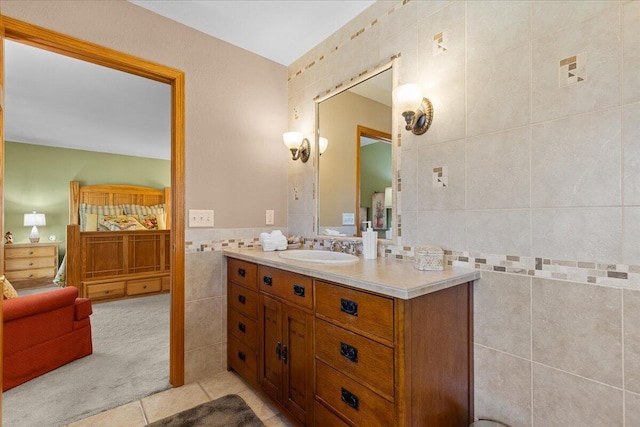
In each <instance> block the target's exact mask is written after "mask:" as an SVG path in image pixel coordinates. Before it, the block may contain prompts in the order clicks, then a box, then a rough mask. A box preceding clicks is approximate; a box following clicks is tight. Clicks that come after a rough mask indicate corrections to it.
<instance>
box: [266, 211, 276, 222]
mask: <svg viewBox="0 0 640 427" xmlns="http://www.w3.org/2000/svg"><path fill="white" fill-rule="evenodd" d="M265 223H266V224H267V225H273V224H274V223H275V212H274V211H273V210H271V209H267V215H266V220H265Z"/></svg>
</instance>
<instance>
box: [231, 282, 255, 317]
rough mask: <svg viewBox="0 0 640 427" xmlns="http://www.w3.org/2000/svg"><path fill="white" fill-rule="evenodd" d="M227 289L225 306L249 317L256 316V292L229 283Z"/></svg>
mask: <svg viewBox="0 0 640 427" xmlns="http://www.w3.org/2000/svg"><path fill="white" fill-rule="evenodd" d="M228 286H229V287H228V289H227V294H228V296H227V297H228V298H229V299H228V301H227V306H228V308H229V309H230V310H236V311H238V312H240V313H241V314H243V315H245V316H247V317H248V318H250V319H253V320H255V319H257V318H258V293H257V292H255V291H250V290H249V289H247V288H243V287H242V286H238V285H236V284H235V283H229V284H228Z"/></svg>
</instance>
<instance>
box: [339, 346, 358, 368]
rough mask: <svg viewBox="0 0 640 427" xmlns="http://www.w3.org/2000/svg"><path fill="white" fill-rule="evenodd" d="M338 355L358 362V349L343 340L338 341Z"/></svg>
mask: <svg viewBox="0 0 640 427" xmlns="http://www.w3.org/2000/svg"><path fill="white" fill-rule="evenodd" d="M340 355H341V356H344V357H346V358H347V359H349V360H351V361H352V362H354V363H358V349H357V348H355V347H353V346H350V345H349V344H345V343H343V342H341V343H340Z"/></svg>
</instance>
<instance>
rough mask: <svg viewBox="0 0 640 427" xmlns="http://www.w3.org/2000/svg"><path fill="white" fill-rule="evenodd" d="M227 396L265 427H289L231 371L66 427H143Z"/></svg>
mask: <svg viewBox="0 0 640 427" xmlns="http://www.w3.org/2000/svg"><path fill="white" fill-rule="evenodd" d="M227 394H237V395H238V396H240V397H242V398H243V399H244V400H245V402H247V404H248V405H249V406H250V407H251V409H253V412H255V413H256V415H257V416H258V418H260V419H261V420H262V422H263V423H264V424H265V425H266V426H267V427H292V424H291V423H289V422H288V421H287V420H286V418H285V417H284V416H282V415H280V414H279V413H278V411H277V410H276V409H275V408H274V407H273V406H272V405H271V404H270V403H267V402H266V401H264V400H263V399H262V398H261V397H260V395H258V394H257V393H255V392H253V391H252V390H251V389H250V387H249V386H248V385H247V383H245V382H244V381H243V380H242V379H241V378H240V377H239V376H237V375H236V374H235V373H233V372H222V373H220V374H217V375H216V376H214V377H211V378H208V379H207V380H204V381H201V382H199V383H195V384H187V385H185V386H182V387H178V388H172V389H169V390H165V391H162V392H160V393H157V394H154V395H151V396H148V397H145V398H144V399H141V400H137V401H135V402H131V403H127V404H126V405H122V406H119V407H117V408H114V409H111V410H108V411H105V412H101V413H99V414H97V415H94V416H92V417H89V418H85V419H84V420H80V421H76V422H74V423H72V424H69V425H68V426H67V427H138V426H140V427H142V426H146V425H147V424H149V423H152V422H154V421H157V420H159V419H162V418H164V417H167V416H169V415H172V414H175V413H178V412H180V411H184V410H185V409H189V408H193V407H194V406H197V405H199V404H201V403H205V402H208V401H209V400H214V399H217V398H219V397H222V396H225V395H227Z"/></svg>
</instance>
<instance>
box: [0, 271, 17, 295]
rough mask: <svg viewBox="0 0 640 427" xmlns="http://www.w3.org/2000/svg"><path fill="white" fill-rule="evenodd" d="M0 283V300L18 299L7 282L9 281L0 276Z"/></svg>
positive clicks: (13, 289)
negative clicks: (0, 283) (0, 297)
mask: <svg viewBox="0 0 640 427" xmlns="http://www.w3.org/2000/svg"><path fill="white" fill-rule="evenodd" d="M0 282H2V299H11V298H18V293H17V292H16V290H15V288H14V287H13V285H12V284H11V282H9V279H7V278H6V277H4V276H0Z"/></svg>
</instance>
